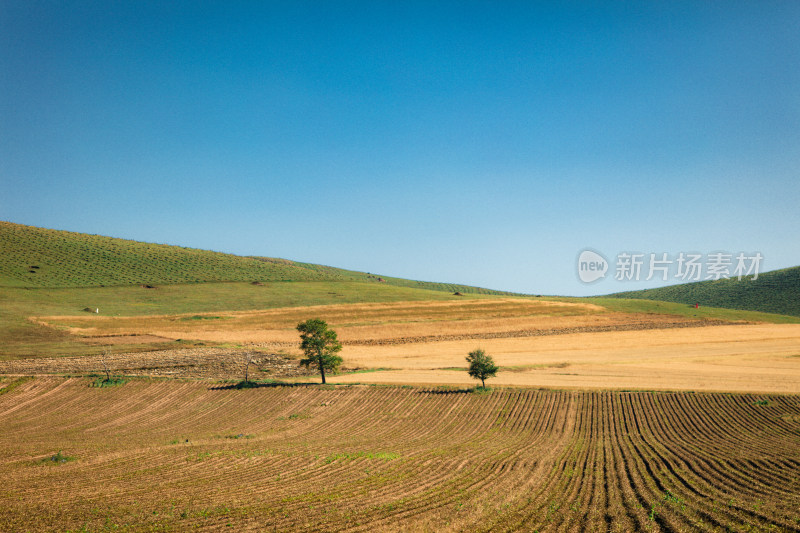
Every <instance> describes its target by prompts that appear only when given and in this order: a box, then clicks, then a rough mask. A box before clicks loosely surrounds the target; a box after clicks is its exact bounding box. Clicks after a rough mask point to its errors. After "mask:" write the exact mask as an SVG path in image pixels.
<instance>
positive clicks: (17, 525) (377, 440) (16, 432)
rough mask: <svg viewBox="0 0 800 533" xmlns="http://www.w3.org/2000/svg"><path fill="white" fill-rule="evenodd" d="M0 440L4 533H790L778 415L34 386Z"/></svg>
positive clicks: (714, 408)
mask: <svg viewBox="0 0 800 533" xmlns="http://www.w3.org/2000/svg"><path fill="white" fill-rule="evenodd" d="M0 425H1V426H2V427H3V432H2V433H0V450H3V451H2V455H0V464H2V465H3V466H2V467H3V470H4V472H5V475H4V480H5V483H4V488H3V490H2V494H3V499H4V503H5V504H6V505H4V506H3V507H2V508H0V523H2V524H4V526H5V529H8V530H12V531H13V530H30V529H37V530H48V529H50V530H64V529H70V528H71V529H78V528H84V529H86V530H90V531H92V530H102V528H104V527H105V528H109V527H113V526H118V527H124V526H126V525H127V526H128V527H131V528H133V529H150V528H159V527H163V528H167V529H168V528H176V529H188V528H190V527H198V528H201V529H204V528H210V529H213V528H217V527H222V526H225V525H227V524H231V525H233V526H235V527H237V528H239V529H252V530H262V529H273V530H293V529H303V530H308V531H315V530H318V531H322V530H331V529H337V530H339V529H349V530H353V531H366V530H382V529H383V530H398V529H409V530H420V529H426V528H427V529H430V530H486V531H489V530H540V531H546V530H550V531H570V530H601V531H607V530H609V531H631V530H636V529H648V530H654V531H658V530H663V531H681V530H714V529H719V530H728V529H729V530H779V531H780V530H784V531H797V530H798V529H800V512H799V511H798V509H800V500H798V494H800V480H799V478H800V401H798V398H797V397H792V396H772V397H755V396H749V395H720V394H691V393H646V392H629V393H626V392H566V391H543V390H524V389H516V390H497V391H493V392H492V393H489V394H476V393H474V392H471V391H463V390H448V389H421V388H410V387H408V388H406V387H360V386H353V387H328V388H320V387H315V386H297V387H288V386H276V387H264V388H256V389H246V390H236V389H233V388H227V387H225V386H222V385H220V386H209V385H208V384H204V383H197V382H174V381H146V380H141V381H139V380H133V381H129V382H128V383H125V384H124V385H121V386H116V387H109V388H103V389H98V388H91V387H89V386H88V382H87V381H86V380H85V379H77V378H74V379H62V378H43V377H38V378H36V379H33V380H28V381H24V382H21V383H20V385H19V386H17V387H16V388H15V389H14V390H13V391H12V392H10V393H8V394H4V395H0ZM56 452H61V453H63V454H64V456H68V457H70V458H74V460H71V461H69V462H65V463H63V464H48V462H47V458H48V457H49V456H51V455H53V454H56ZM42 459H44V460H45V461H44V462H42ZM51 463H52V462H51ZM54 494H66V495H69V497H68V498H66V499H65V500H64V501H63V503H62V504H59V505H52V501H53V497H54Z"/></svg>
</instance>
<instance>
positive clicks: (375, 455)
mask: <svg viewBox="0 0 800 533" xmlns="http://www.w3.org/2000/svg"><path fill="white" fill-rule="evenodd" d="M362 458H364V459H378V460H381V461H393V460H394V459H399V458H400V454H399V453H389V452H354V453H347V452H345V453H332V454H330V455H328V456H327V457H326V458H325V464H331V463H333V462H334V461H352V460H353V459H362Z"/></svg>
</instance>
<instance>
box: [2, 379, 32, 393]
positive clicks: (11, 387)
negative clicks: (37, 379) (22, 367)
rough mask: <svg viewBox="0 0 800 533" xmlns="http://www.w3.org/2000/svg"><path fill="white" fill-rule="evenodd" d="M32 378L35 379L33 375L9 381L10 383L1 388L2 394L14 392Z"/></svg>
mask: <svg viewBox="0 0 800 533" xmlns="http://www.w3.org/2000/svg"><path fill="white" fill-rule="evenodd" d="M32 379H33V376H23V377H21V378H17V379H15V380H13V381H12V382H11V383H9V384H8V385H6V386H5V387H3V388H0V395H3V394H8V393H9V392H12V391H13V390H14V389H16V388H17V387H19V386H20V385H22V384H23V383H26V382H28V381H30V380H32Z"/></svg>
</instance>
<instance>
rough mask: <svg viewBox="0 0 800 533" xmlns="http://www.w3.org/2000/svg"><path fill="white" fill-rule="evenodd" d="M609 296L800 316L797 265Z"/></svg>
mask: <svg viewBox="0 0 800 533" xmlns="http://www.w3.org/2000/svg"><path fill="white" fill-rule="evenodd" d="M608 298H626V299H632V298H633V299H644V300H661V301H665V302H676V303H682V304H685V305H687V306H693V305H694V304H695V303H698V304H700V310H702V309H703V308H704V307H706V306H709V307H722V308H726V309H741V310H749V311H761V312H764V313H775V314H781V315H790V316H794V317H800V267H792V268H785V269H782V270H773V271H772V272H763V273H761V274H759V275H758V279H752V276H748V277H743V278H742V279H741V280H739V279H737V278H728V279H720V280H709V281H699V282H696V283H683V284H680V285H672V286H669V287H660V288H657V289H645V290H641V291H628V292H620V293H616V294H611V295H609V296H608Z"/></svg>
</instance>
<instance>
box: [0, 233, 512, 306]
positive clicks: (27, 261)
mask: <svg viewBox="0 0 800 533" xmlns="http://www.w3.org/2000/svg"><path fill="white" fill-rule="evenodd" d="M0 257H2V258H3V260H2V262H0V287H27V288H49V289H52V288H86V287H120V286H132V285H143V284H147V285H159V284H161V285H175V284H187V283H210V282H242V281H247V282H261V283H263V282H276V281H302V282H314V281H328V282H331V281H347V282H367V283H380V284H385V285H390V286H397V287H411V288H419V289H427V290H434V291H446V292H451V293H452V292H461V293H471V294H509V293H504V292H500V291H493V290H489V289H483V288H479V287H471V286H467V285H459V284H452V283H435V282H425V281H414V280H408V279H402V278H393V277H389V276H377V275H373V274H368V273H365V272H355V271H350V270H344V269H340V268H334V267H328V266H323V265H315V264H311V263H300V262H295V261H290V260H287V259H275V258H271V257H243V256H237V255H232V254H225V253H220V252H212V251H208V250H199V249H195V248H184V247H181V246H172V245H167V244H152V243H145V242H138V241H132V240H126V239H118V238H114V237H104V236H100V235H87V234H84V233H75V232H70V231H61V230H53V229H44V228H38V227H34V226H24V225H21V224H14V223H11V222H2V221H0Z"/></svg>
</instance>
